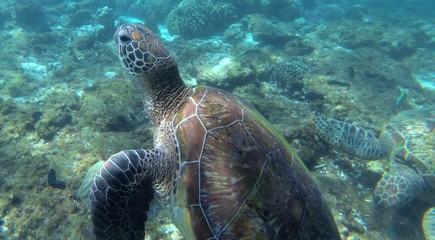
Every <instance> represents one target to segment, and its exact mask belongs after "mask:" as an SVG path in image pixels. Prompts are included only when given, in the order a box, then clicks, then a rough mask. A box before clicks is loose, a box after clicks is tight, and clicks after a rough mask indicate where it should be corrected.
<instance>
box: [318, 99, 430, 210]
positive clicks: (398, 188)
mask: <svg viewBox="0 0 435 240" xmlns="http://www.w3.org/2000/svg"><path fill="white" fill-rule="evenodd" d="M314 121H315V125H316V127H317V129H318V132H319V133H320V136H321V137H322V139H324V140H325V141H326V142H328V143H330V144H331V145H332V146H334V147H336V148H338V149H340V150H344V151H346V152H348V153H351V154H354V155H356V156H358V157H360V158H362V159H371V160H375V159H381V158H384V157H389V159H390V170H389V171H388V172H386V173H385V174H384V175H383V177H382V178H381V179H380V180H379V182H378V183H377V185H376V187H375V189H374V201H375V204H376V205H377V206H378V207H381V208H386V207H401V206H403V205H405V204H407V203H409V202H411V201H412V200H414V199H415V198H419V199H421V200H423V201H425V202H428V203H429V204H431V205H434V204H435V131H434V129H435V106H426V107H423V108H420V109H414V110H408V111H404V112H401V113H400V114H398V115H397V116H396V117H394V118H393V119H392V120H391V121H390V123H389V124H387V125H386V126H385V127H384V130H383V132H382V133H381V135H380V137H379V138H377V137H376V136H375V134H374V133H373V132H371V131H367V130H365V129H362V128H360V127H357V126H354V125H351V124H349V123H345V122H341V121H338V120H335V119H331V118H327V117H325V116H323V115H322V114H320V113H318V112H315V113H314Z"/></svg>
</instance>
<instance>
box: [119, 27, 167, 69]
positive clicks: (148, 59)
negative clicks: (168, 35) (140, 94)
mask: <svg viewBox="0 0 435 240" xmlns="http://www.w3.org/2000/svg"><path fill="white" fill-rule="evenodd" d="M115 43H116V49H117V52H118V55H119V60H121V64H122V66H123V67H124V68H125V69H126V70H127V71H128V72H129V73H130V74H132V75H134V76H140V75H147V74H152V73H153V72H156V71H157V72H159V71H161V70H162V69H168V68H169V67H171V66H173V65H176V64H175V60H174V59H173V58H172V56H171V53H170V52H169V51H168V50H167V49H166V47H165V46H163V45H162V43H161V42H160V40H159V39H158V38H157V37H156V35H155V34H154V33H153V32H152V31H151V30H149V29H148V28H147V27H145V26H144V25H143V24H139V23H137V24H124V25H122V26H121V27H119V28H118V29H117V30H116V32H115Z"/></svg>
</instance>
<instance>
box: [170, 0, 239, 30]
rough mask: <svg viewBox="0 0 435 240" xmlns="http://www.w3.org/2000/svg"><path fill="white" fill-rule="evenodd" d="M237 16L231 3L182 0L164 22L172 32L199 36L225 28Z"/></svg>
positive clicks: (208, 0)
mask: <svg viewBox="0 0 435 240" xmlns="http://www.w3.org/2000/svg"><path fill="white" fill-rule="evenodd" d="M236 18H237V13H236V11H235V7H234V5H233V4H231V3H228V2H216V3H214V2H213V1H211V0H205V1H199V0H184V1H183V2H182V3H181V4H180V5H178V6H177V7H176V8H174V9H173V10H172V11H171V12H170V13H169V14H168V16H167V18H166V20H165V22H166V25H167V26H168V29H169V31H170V32H171V33H172V34H177V35H181V36H183V37H187V38H201V37H205V36H210V35H212V34H213V33H218V32H219V31H221V30H223V29H225V28H226V27H227V26H228V25H230V24H231V23H232V22H233V21H234V20H235V19H236Z"/></svg>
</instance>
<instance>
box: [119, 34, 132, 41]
mask: <svg viewBox="0 0 435 240" xmlns="http://www.w3.org/2000/svg"><path fill="white" fill-rule="evenodd" d="M119 40H121V42H128V41H130V37H129V36H127V35H124V34H123V35H121V36H119Z"/></svg>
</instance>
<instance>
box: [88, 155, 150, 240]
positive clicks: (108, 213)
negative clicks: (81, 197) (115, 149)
mask: <svg viewBox="0 0 435 240" xmlns="http://www.w3.org/2000/svg"><path fill="white" fill-rule="evenodd" d="M153 157H154V151H153V150H151V151H145V150H129V151H122V152H119V153H117V154H115V155H113V156H111V157H110V158H109V159H108V160H107V161H106V162H105V163H104V164H103V165H102V166H101V168H100V170H99V171H98V173H97V175H96V177H95V180H94V183H93V184H92V187H91V193H90V195H89V198H90V200H91V214H92V223H93V225H94V233H95V236H96V237H97V239H144V237H145V221H146V220H147V215H146V212H147V211H148V210H149V202H150V201H151V200H152V198H153V195H154V190H153V187H152V180H151V174H148V173H149V171H150V169H147V168H148V166H147V164H146V163H147V162H149V160H152V159H153Z"/></svg>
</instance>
